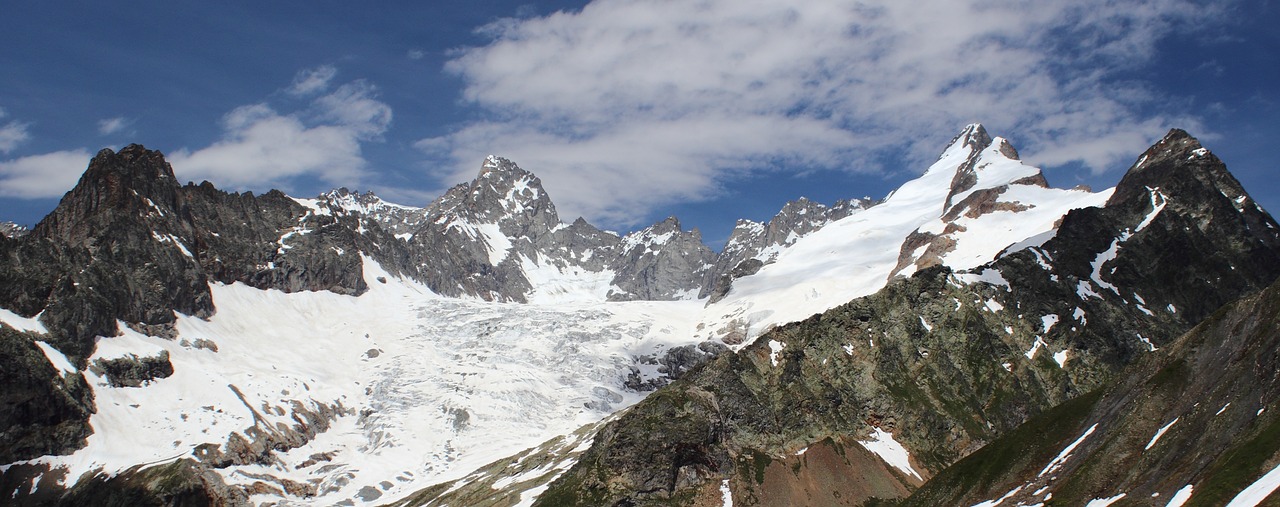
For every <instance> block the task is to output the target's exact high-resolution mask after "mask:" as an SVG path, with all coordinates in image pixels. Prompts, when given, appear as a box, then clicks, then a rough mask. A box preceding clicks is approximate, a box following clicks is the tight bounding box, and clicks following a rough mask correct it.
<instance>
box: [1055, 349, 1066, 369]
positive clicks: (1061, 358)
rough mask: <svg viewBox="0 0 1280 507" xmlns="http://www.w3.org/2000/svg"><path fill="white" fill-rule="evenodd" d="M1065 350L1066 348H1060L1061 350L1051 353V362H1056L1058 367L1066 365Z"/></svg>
mask: <svg viewBox="0 0 1280 507" xmlns="http://www.w3.org/2000/svg"><path fill="white" fill-rule="evenodd" d="M1067 350H1068V349H1062V350H1061V351H1058V352H1054V353H1053V362H1055V363H1058V367H1059V368H1066V367H1067V359H1068V357H1067Z"/></svg>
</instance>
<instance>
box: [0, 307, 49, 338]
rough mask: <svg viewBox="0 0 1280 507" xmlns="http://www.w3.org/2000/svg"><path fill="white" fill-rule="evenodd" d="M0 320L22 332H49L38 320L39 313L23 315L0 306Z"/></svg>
mask: <svg viewBox="0 0 1280 507" xmlns="http://www.w3.org/2000/svg"><path fill="white" fill-rule="evenodd" d="M42 313H44V312H41V314H42ZM0 322H2V323H4V324H7V325H8V326H9V327H11V328H14V329H17V330H18V331H22V332H24V333H37V334H49V330H48V329H47V328H45V327H44V324H42V323H41V322H40V314H36V316H34V317H23V316H21V315H18V314H16V313H13V312H11V311H9V310H5V309H4V308H0Z"/></svg>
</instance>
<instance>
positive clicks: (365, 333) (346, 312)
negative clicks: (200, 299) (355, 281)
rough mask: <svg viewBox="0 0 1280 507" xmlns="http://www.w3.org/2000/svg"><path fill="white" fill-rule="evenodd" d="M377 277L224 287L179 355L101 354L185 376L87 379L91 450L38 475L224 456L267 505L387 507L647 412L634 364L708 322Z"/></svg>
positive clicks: (158, 343) (172, 350)
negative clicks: (344, 282)
mask: <svg viewBox="0 0 1280 507" xmlns="http://www.w3.org/2000/svg"><path fill="white" fill-rule="evenodd" d="M365 266H366V268H365V278H366V281H367V282H368V283H369V286H370V290H369V291H368V292H367V293H365V294H363V295H361V296H359V297H352V296H342V295H336V294H332V293H328V292H303V293H295V294H285V293H282V292H279V291H275V290H267V291H264V290H259V289H254V288H250V287H247V286H244V285H241V284H235V285H214V286H213V287H212V291H213V295H214V302H215V304H216V305H217V307H218V313H217V314H216V315H215V316H214V317H212V318H211V319H209V320H208V321H204V320H201V319H198V318H193V317H186V316H182V317H180V318H179V321H178V324H177V326H176V327H177V330H178V336H177V337H176V338H175V339H172V340H169V339H164V338H157V337H150V336H145V335H142V334H140V333H137V332H134V331H132V330H127V328H125V329H126V331H125V332H124V334H123V335H121V336H117V337H111V338H102V339H101V340H100V341H99V344H98V347H97V350H96V352H95V353H94V355H93V356H92V358H91V359H90V363H91V364H94V363H95V362H97V361H99V360H110V359H113V358H119V357H126V356H136V357H139V358H143V357H158V356H161V355H162V354H167V357H168V359H169V361H170V362H171V363H172V364H173V370H174V373H173V375H171V376H169V377H167V378H158V379H154V380H152V381H149V382H147V383H145V384H144V385H142V386H141V387H112V386H110V385H109V384H108V381H107V379H106V378H105V377H104V376H103V375H102V374H101V373H100V372H95V371H93V368H92V367H91V368H90V371H88V372H86V373H87V377H88V380H89V384H90V386H91V387H92V389H93V391H94V394H95V397H96V399H97V402H98V409H99V410H98V413H97V414H94V415H93V416H92V418H91V419H90V424H91V425H92V426H93V428H94V434H93V435H92V436H90V437H89V442H88V446H86V447H85V448H83V449H81V450H80V451H78V452H76V453H75V454H73V455H71V456H49V457H44V458H39V459H36V460H34V461H33V462H32V463H43V464H49V465H52V466H53V467H55V468H64V467H65V468H66V470H67V474H66V476H65V478H64V481H65V482H64V485H66V486H70V485H72V484H74V483H75V481H76V478H78V477H80V475H81V474H83V473H85V472H92V471H95V470H99V469H101V471H104V472H106V473H108V474H111V473H115V472H119V471H122V470H124V469H126V468H129V467H131V466H134V465H138V464H144V463H147V464H160V463H165V462H169V461H172V460H174V459H177V458H181V457H188V456H192V455H197V456H199V455H208V454H209V453H210V452H213V453H218V452H221V453H223V454H225V455H226V456H224V457H223V459H225V460H226V461H229V462H233V464H232V465H231V466H228V467H225V468H221V469H219V473H220V474H221V475H222V478H223V480H224V481H225V482H226V483H227V484H229V485H241V486H245V487H246V489H249V490H251V491H257V492H258V494H256V495H254V496H253V497H252V498H251V500H253V501H255V502H260V501H277V500H279V499H280V498H281V496H282V493H285V492H288V494H285V495H283V496H284V498H293V499H295V500H301V499H306V503H337V502H340V501H343V500H352V501H361V502H363V501H369V502H374V501H377V502H385V501H387V500H390V499H392V498H395V497H397V496H398V495H403V494H404V493H406V492H410V491H414V490H417V489H421V488H422V487H425V486H427V485H430V484H435V483H439V482H443V481H448V480H453V479H457V478H459V477H461V476H463V475H465V474H467V473H469V472H471V471H472V470H474V469H476V468H477V467H480V466H482V465H485V464H487V463H489V462H490V461H493V460H495V459H498V458H501V457H504V456H507V455H510V454H512V453H514V452H516V451H519V450H521V449H525V448H528V447H532V446H535V445H537V444H539V443H541V442H543V441H545V440H547V439H549V438H551V437H553V436H556V435H561V434H567V433H569V432H572V431H573V430H575V429H577V428H579V427H580V426H583V425H585V424H589V423H594V422H596V421H598V420H600V419H601V418H603V417H605V416H607V415H609V414H611V413H613V412H614V411H616V410H618V409H621V408H625V407H627V406H629V405H631V404H633V403H635V402H636V401H638V400H639V399H640V398H641V397H642V394H641V393H637V392H635V391H631V390H628V389H627V388H626V387H625V386H624V385H623V383H624V380H625V378H626V377H627V376H628V374H629V373H630V372H631V368H632V367H633V365H634V364H635V357H637V356H640V355H645V354H654V353H659V352H660V351H662V350H664V349H666V348H668V347H670V346H672V345H678V344H683V343H684V342H685V341H687V337H688V336H689V335H690V334H691V330H692V326H693V321H694V317H695V316H696V314H697V310H698V309H699V306H700V305H699V304H698V303H697V302H696V301H695V302H660V303H659V302H644V301H640V302H625V303H612V304H608V305H600V304H595V305H573V304H562V305H557V306H549V305H522V304H515V303H486V302H482V301H472V300H463V299H453V298H444V297H440V296H437V295H435V294H433V293H431V292H430V291H429V290H427V289H426V288H425V287H424V286H422V285H421V284H418V283H415V282H412V281H408V280H405V279H402V278H398V277H394V276H391V275H390V274H388V273H386V272H385V271H382V270H381V269H380V268H379V267H378V266H377V264H376V263H375V262H373V261H372V260H371V259H367V258H366V259H365ZM381 280H386V281H385V283H384V282H382V281H381ZM9 320H16V319H6V322H7V321H9ZM308 433H310V434H308ZM304 434H305V435H304ZM237 435H239V436H237ZM236 440H243V441H246V442H248V445H244V446H239V447H236V446H234V445H224V444H227V443H228V442H229V441H231V442H234V441H236ZM259 443H261V444H265V445H266V446H267V447H271V446H273V445H275V444H282V445H283V447H288V448H289V449H288V450H287V451H284V452H270V450H269V449H268V450H266V451H262V450H261V449H255V448H254V446H255V445H257V444H259ZM209 444H213V445H212V446H210V445H209ZM298 444H301V445H298ZM219 447H221V449H220V450H212V451H211V450H210V449H214V448H219ZM233 448H234V449H233ZM259 483H260V484H259ZM255 484H259V485H257V486H255Z"/></svg>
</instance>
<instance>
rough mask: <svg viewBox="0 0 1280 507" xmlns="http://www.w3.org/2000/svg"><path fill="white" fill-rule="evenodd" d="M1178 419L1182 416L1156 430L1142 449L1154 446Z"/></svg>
mask: <svg viewBox="0 0 1280 507" xmlns="http://www.w3.org/2000/svg"><path fill="white" fill-rule="evenodd" d="M1223 408H1225V407H1223ZM1178 419H1181V417H1176V418H1174V419H1173V421H1170V422H1169V424H1166V425H1164V426H1163V427H1161V428H1160V429H1158V430H1156V434H1155V436H1153V437H1151V441H1150V442H1147V446H1146V447H1143V448H1142V450H1144V451H1146V450H1150V449H1151V448H1152V447H1154V446H1155V445H1156V442H1159V441H1160V437H1162V436H1164V432H1166V431H1169V428H1170V427H1172V426H1173V425H1174V424H1176V423H1177V422H1178Z"/></svg>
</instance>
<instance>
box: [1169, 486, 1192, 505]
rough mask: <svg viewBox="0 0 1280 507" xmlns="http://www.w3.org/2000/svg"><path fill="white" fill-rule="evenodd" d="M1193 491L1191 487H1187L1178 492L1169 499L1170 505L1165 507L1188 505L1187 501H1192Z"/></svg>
mask: <svg viewBox="0 0 1280 507" xmlns="http://www.w3.org/2000/svg"><path fill="white" fill-rule="evenodd" d="M1192 491H1193V489H1192V487H1191V485H1190V484H1188V485H1186V486H1185V487H1183V488H1182V489H1180V490H1178V492H1177V493H1174V494H1173V497H1172V498H1170V499H1169V503H1167V504H1165V505H1164V507H1182V505H1183V504H1185V503H1187V500H1190V499H1191V492H1192Z"/></svg>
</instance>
